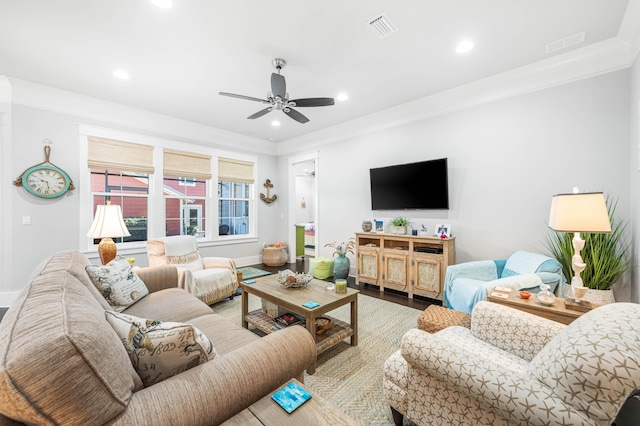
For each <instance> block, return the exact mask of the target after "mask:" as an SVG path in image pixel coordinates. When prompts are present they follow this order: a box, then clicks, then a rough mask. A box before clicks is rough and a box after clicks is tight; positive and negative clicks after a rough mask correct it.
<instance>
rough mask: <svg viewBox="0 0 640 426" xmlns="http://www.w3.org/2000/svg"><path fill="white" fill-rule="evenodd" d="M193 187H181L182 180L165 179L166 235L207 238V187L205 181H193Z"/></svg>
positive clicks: (174, 178) (172, 177)
mask: <svg viewBox="0 0 640 426" xmlns="http://www.w3.org/2000/svg"><path fill="white" fill-rule="evenodd" d="M193 182H194V184H193V186H181V185H180V183H181V178H179V177H176V176H165V177H164V185H163V188H164V196H165V217H166V229H165V235H166V236H171V235H195V236H196V237H199V238H202V237H204V236H205V227H204V226H205V225H206V221H205V219H204V214H205V212H206V209H205V204H206V185H207V182H206V181H205V180H204V179H195V178H194V179H193Z"/></svg>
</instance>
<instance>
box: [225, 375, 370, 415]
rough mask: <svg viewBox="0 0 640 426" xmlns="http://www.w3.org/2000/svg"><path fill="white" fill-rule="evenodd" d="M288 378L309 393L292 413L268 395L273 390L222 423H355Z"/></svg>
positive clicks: (294, 380)
mask: <svg viewBox="0 0 640 426" xmlns="http://www.w3.org/2000/svg"><path fill="white" fill-rule="evenodd" d="M291 381H293V382H296V383H297V384H299V385H300V386H302V387H303V388H305V389H306V390H307V392H309V393H311V399H310V400H308V401H307V402H305V403H304V404H302V405H301V406H300V407H298V408H297V409H296V410H295V411H294V412H293V413H291V414H289V413H287V412H286V411H284V410H283V409H282V408H281V407H280V406H279V405H278V404H277V403H276V402H275V401H274V400H273V399H271V395H272V394H274V393H275V392H276V391H277V390H276V391H274V392H271V393H270V394H269V395H267V396H265V397H264V398H262V399H261V400H259V401H258V402H256V403H254V404H252V405H251V406H250V407H249V408H247V409H245V410H243V411H241V412H240V413H238V414H237V415H235V416H234V417H232V418H230V419H229V420H227V421H226V422H224V423H223V424H222V426H241V425H242V426H254V425H255V426H264V425H266V426H298V425H306V426H316V425H317V426H324V425H336V426H356V425H358V423H357V422H356V421H355V420H353V419H351V418H350V417H348V416H347V415H346V414H344V413H343V412H342V411H340V410H338V409H337V408H335V407H334V406H333V405H331V404H329V403H328V402H327V401H325V400H324V399H323V398H322V397H320V396H318V395H316V394H314V393H313V392H311V391H310V390H309V389H308V388H307V387H305V386H304V385H303V384H302V383H300V382H299V381H297V380H296V379H293V380H291ZM287 383H288V382H287ZM281 388H282V387H280V388H278V390H279V389H281Z"/></svg>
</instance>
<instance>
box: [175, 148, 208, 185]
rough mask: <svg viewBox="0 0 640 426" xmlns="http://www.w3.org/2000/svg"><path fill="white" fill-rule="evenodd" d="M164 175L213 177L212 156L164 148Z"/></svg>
mask: <svg viewBox="0 0 640 426" xmlns="http://www.w3.org/2000/svg"><path fill="white" fill-rule="evenodd" d="M163 157H164V166H163V167H164V175H165V176H179V177H190V178H200V179H211V156H210V155H205V154H197V153H194V152H186V151H173V150H169V149H165V150H164V155H163Z"/></svg>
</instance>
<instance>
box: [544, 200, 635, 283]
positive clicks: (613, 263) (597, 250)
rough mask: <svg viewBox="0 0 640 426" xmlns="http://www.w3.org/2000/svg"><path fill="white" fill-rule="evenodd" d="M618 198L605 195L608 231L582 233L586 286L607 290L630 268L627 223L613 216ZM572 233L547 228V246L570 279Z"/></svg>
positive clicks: (583, 277) (582, 275) (583, 278)
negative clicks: (607, 232) (609, 230)
mask: <svg viewBox="0 0 640 426" xmlns="http://www.w3.org/2000/svg"><path fill="white" fill-rule="evenodd" d="M617 206H618V201H617V200H616V201H615V202H611V200H610V199H609V197H607V210H608V212H609V221H610V222H611V233H610V234H582V237H583V238H584V240H585V245H584V248H583V249H582V251H581V252H580V254H581V255H582V259H583V260H584V262H585V263H586V264H587V267H586V268H585V269H584V271H582V272H581V273H580V277H581V278H582V282H583V283H584V285H585V287H589V288H592V289H596V290H609V289H610V288H611V287H612V286H613V285H614V284H615V283H616V282H617V281H618V279H619V278H620V277H621V276H622V275H624V273H625V272H627V271H628V270H629V269H630V268H631V261H630V260H629V256H628V252H629V247H630V245H631V243H630V242H625V241H623V237H624V233H625V230H626V229H627V223H618V222H616V220H615V212H616V207H617ZM572 240H573V233H565V232H550V233H549V234H547V237H546V246H547V249H548V250H549V251H550V252H551V254H552V255H553V257H555V258H556V260H557V261H558V262H560V264H561V265H562V272H563V273H564V276H565V277H566V278H567V281H569V282H570V281H571V278H573V275H574V273H573V269H571V258H572V257H573V242H572Z"/></svg>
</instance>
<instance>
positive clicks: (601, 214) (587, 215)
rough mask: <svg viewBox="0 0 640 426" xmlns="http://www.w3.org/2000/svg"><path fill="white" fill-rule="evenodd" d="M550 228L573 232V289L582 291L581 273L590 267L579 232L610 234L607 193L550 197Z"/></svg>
mask: <svg viewBox="0 0 640 426" xmlns="http://www.w3.org/2000/svg"><path fill="white" fill-rule="evenodd" d="M549 228H551V229H553V230H554V231H558V232H573V233H574V236H573V250H574V254H573V257H572V259H571V268H572V269H573V272H574V275H573V278H572V279H571V288H572V289H575V288H578V289H580V290H578V291H577V292H576V293H580V292H582V290H581V289H582V288H583V287H584V284H583V282H582V278H581V277H580V273H581V272H582V271H584V268H585V267H586V266H587V264H586V263H584V260H583V259H582V256H580V251H581V250H582V249H583V248H584V243H585V241H584V240H583V239H582V238H581V236H580V233H581V232H584V233H587V234H609V233H611V222H610V221H609V213H608V212H607V203H606V201H605V199H604V194H603V193H602V192H585V193H573V194H558V195H554V196H553V198H552V199H551V211H550V213H549ZM574 295H575V294H574ZM583 295H584V293H583ZM576 299H578V297H576Z"/></svg>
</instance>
